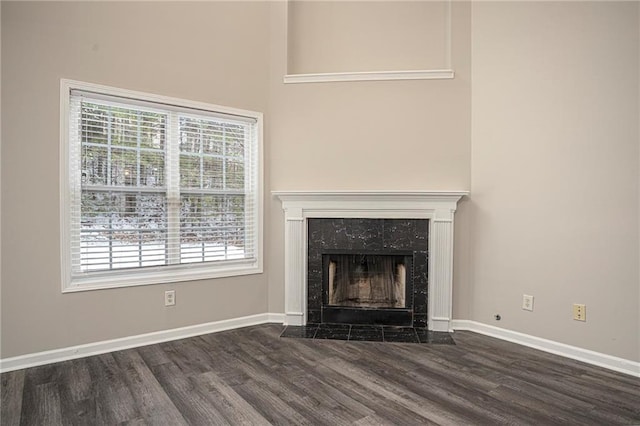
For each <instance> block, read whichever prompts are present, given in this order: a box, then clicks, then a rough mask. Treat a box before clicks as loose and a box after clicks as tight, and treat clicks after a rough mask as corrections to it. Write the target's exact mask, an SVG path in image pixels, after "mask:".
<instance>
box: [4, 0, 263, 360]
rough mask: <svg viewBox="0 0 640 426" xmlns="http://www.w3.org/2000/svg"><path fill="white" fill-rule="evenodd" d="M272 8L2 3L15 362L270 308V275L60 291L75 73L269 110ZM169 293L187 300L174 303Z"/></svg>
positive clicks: (8, 332) (9, 324)
mask: <svg viewBox="0 0 640 426" xmlns="http://www.w3.org/2000/svg"><path fill="white" fill-rule="evenodd" d="M268 13H269V5H268V3H262V2H259V3H244V2H241V3H219V2H215V3H189V4H185V3H162V2H161V3H151V2H142V3H121V2H109V3H94V2H86V3H84V2H77V3H71V2H64V3H51V2H46V3H32V2H20V3H12V2H2V89H3V90H2V114H3V115H2V122H3V127H2V141H3V143H2V150H3V152H2V208H3V210H2V254H3V258H2V262H3V265H2V293H3V297H2V353H1V356H2V357H3V358H6V357H11V356H15V355H20V354H24V353H30V352H38V351H43V350H48V349H54V348H60V347H66V346H70V345H76V344H82V343H89V342H94V341H100V340H105V339H112V338H118V337H123V336H129V335H136V334H141V333H145V332H151V331H156V330H164V329H170V328H175V327H180V326H186V325H191V324H200V323H205V322H209V321H215V320H220V319H227V318H233V317H240V316H244V315H251V314H256V313H263V312H266V310H267V278H266V273H265V274H262V275H253V276H247V277H239V278H233V279H218V280H209V281H192V282H185V283H176V284H175V285H151V286H144V287H136V288H126V289H112V290H100V291H89V292H82V293H74V294H61V291H60V289H61V285H60V278H59V277H60V261H59V259H60V248H59V244H60V238H59V196H58V194H59V184H58V172H59V170H58V160H59V156H58V146H59V136H58V135H59V107H58V105H59V87H60V86H59V85H60V78H71V79H77V80H83V81H89V82H95V83H101V84H106V85H112V86H116V87H122V88H127V89H133V90H139V91H148V92H153V93H158V94H162V95H168V96H175V97H181V98H186V99H192V100H198V101H204V102H210V103H215V104H221V105H228V106H232V107H238V108H245V109H251V110H257V111H263V112H266V109H267V94H268V93H267V78H268V60H269V53H268V47H269V44H268V43H269V32H268V29H269V19H268V16H269V15H268ZM266 189H267V190H268V187H267V188H266ZM267 217H268V216H267ZM169 288H175V289H176V291H177V292H176V297H177V305H176V306H175V307H172V308H165V307H164V303H163V292H164V290H165V289H169ZM230 301H233V302H230Z"/></svg>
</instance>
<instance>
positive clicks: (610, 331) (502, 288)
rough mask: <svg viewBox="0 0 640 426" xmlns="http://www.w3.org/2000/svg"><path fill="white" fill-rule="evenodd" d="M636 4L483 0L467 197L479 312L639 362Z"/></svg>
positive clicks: (474, 314)
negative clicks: (529, 304)
mask: <svg viewBox="0 0 640 426" xmlns="http://www.w3.org/2000/svg"><path fill="white" fill-rule="evenodd" d="M638 5H639V4H638V3H637V2H627V3H617V4H616V3H612V2H589V3H582V2H580V3H578V2H568V3H560V2H548V3H546V2H543V3H537V4H535V3H523V2H518V3H507V2H500V3H487V2H478V3H475V4H474V5H473V13H472V22H473V25H472V28H473V31H472V40H473V42H472V63H473V73H472V75H473V92H472V98H473V99H472V116H473V118H472V123H473V124H472V178H471V181H472V187H471V193H472V197H471V205H470V210H471V216H472V225H471V229H472V238H471V242H472V262H471V263H472V264H471V276H472V277H473V286H472V293H471V298H472V302H471V306H472V308H471V312H470V313H471V315H470V318H471V319H473V320H476V321H480V322H483V323H488V324H493V325H496V326H499V327H504V328H507V329H510V330H515V331H519V332H523V333H526V334H531V335H534V336H539V337H543V338H547V339H551V340H555V341H559V342H563V343H567V344H570V345H575V346H579V347H582V348H586V349H591V350H595V351H598V352H602V353H606V354H610V355H614V356H619V357H623V358H627V359H631V360H636V361H640V354H639V340H638V339H639V336H640V327H639V320H638V315H639V314H638V313H639V311H640V305H639V303H638V301H639V294H638V293H639V290H640V288H639V276H638V216H639V210H638V182H639V181H638V178H639V174H638V172H639V169H638V148H639V134H638V120H639V118H638V117H639V115H640V110H639V105H638V96H639V95H638V93H639V92H638V84H639V76H640V73H639V67H638V44H639V40H638V39H639V38H638V26H639V22H638ZM524 293H526V294H530V295H533V296H535V310H534V312H527V311H524V310H522V309H521V307H520V306H521V303H522V295H523V294H524ZM573 303H584V304H586V305H587V322H585V323H583V322H577V321H574V320H573V319H572V311H571V307H572V304H573ZM496 313H500V314H501V315H502V321H500V322H497V321H494V320H493V315H494V314H496Z"/></svg>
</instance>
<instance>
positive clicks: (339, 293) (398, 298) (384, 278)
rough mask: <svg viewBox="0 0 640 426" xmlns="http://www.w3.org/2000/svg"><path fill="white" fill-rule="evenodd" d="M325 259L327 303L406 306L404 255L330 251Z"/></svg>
mask: <svg viewBox="0 0 640 426" xmlns="http://www.w3.org/2000/svg"><path fill="white" fill-rule="evenodd" d="M327 256H328V259H327V260H328V262H325V265H326V266H325V267H326V268H327V270H326V273H327V277H328V290H329V294H328V296H329V300H328V305H330V306H346V307H361V308H404V307H406V281H407V278H406V276H407V262H406V256H398V255H380V254H331V255H327Z"/></svg>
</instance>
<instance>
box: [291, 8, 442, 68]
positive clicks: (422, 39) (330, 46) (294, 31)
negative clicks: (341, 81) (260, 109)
mask: <svg viewBox="0 0 640 426" xmlns="http://www.w3.org/2000/svg"><path fill="white" fill-rule="evenodd" d="M288 9H289V10H288V18H289V19H288V44H287V45H288V55H287V56H288V58H287V59H288V61H287V62H288V65H289V68H288V72H289V73H290V74H294V73H298V74H304V73H319V72H352V71H399V70H420V69H446V68H448V65H447V57H448V50H449V49H448V43H447V32H448V31H447V29H448V16H449V14H448V9H449V7H448V2H445V1H409V2H407V1H398V0H395V1H373V2H372V1H330V2H327V1H292V2H290V3H289V8H288Z"/></svg>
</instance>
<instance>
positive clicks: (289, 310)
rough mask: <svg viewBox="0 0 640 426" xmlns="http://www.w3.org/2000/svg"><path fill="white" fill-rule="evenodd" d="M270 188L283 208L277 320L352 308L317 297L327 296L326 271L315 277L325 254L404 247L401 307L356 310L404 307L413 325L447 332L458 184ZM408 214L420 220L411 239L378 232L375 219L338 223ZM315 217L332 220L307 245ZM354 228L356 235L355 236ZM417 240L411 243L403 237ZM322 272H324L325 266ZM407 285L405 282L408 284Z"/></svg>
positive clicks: (317, 319)
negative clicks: (450, 187)
mask: <svg viewBox="0 0 640 426" xmlns="http://www.w3.org/2000/svg"><path fill="white" fill-rule="evenodd" d="M273 194H274V195H275V196H277V197H278V198H279V199H280V200H281V202H282V207H283V210H284V244H285V246H284V250H285V251H284V257H285V260H284V323H285V324H287V325H305V324H307V323H321V322H322V315H323V309H324V310H326V309H328V308H335V309H342V310H343V312H346V309H351V308H354V307H353V306H344V303H343V304H341V306H331V305H329V304H328V303H327V304H325V306H324V308H323V300H324V298H325V296H326V298H327V300H328V297H329V295H328V275H327V281H326V282H324V276H323V270H324V267H323V265H324V262H325V259H326V256H327V255H333V254H354V253H353V250H356V251H359V252H360V254H363V253H364V254H379V253H380V252H382V251H393V250H395V251H400V253H398V252H396V253H386V254H388V255H392V256H405V255H406V254H405V253H406V252H410V253H411V254H412V256H410V257H411V258H412V265H411V266H408V265H407V264H405V265H404V267H405V273H406V277H405V278H406V281H405V286H406V287H405V294H406V299H405V306H404V308H400V307H380V306H378V307H366V306H362V307H359V308H358V309H359V310H360V311H366V310H377V311H388V312H390V314H393V315H396V313H397V312H399V311H402V310H404V311H405V315H410V316H411V317H412V318H413V326H414V327H423V326H424V325H423V324H425V323H426V324H427V326H428V329H429V330H432V331H451V311H452V307H451V302H452V285H453V279H452V278H453V219H454V212H455V211H456V206H457V203H458V200H460V198H462V197H463V196H464V195H466V194H467V192H466V191H274V192H273ZM409 219H418V220H422V222H423V223H424V224H425V226H426V227H425V228H424V229H422V230H421V231H420V232H415V229H414V230H413V231H412V232H411V234H413V235H414V237H418V240H414V241H411V240H410V239H407V238H406V237H407V234H406V233H403V232H392V233H388V234H387V235H386V236H383V237H382V239H380V238H379V237H380V232H381V229H380V228H379V227H377V226H373V227H372V226H370V225H371V224H364V223H362V224H361V225H358V224H357V223H356V222H354V223H353V224H354V226H353V227H351V228H349V229H345V228H344V226H343V224H341V223H340V220H342V221H344V220H360V221H365V220H378V221H380V220H401V221H402V220H409ZM315 220H337V221H338V222H334V224H333V225H331V226H332V228H331V229H330V232H327V233H326V234H324V236H322V238H321V244H319V245H318V246H317V247H315V246H309V241H310V240H313V239H314V238H315V239H317V237H318V236H319V235H318V234H317V233H316V235H315V236H314V232H315V231H314V225H313V222H314V221H315ZM356 231H357V232H356ZM356 234H358V235H360V236H359V237H355V235H356ZM420 239H421V240H422V241H419V240H420ZM403 240H404V242H403ZM372 241H377V243H374V242H372ZM384 241H386V243H385V242H384ZM418 241H419V243H418V244H419V248H418V249H416V248H415V247H414V246H412V245H411V244H416V243H417V242H418ZM333 243H336V244H333ZM369 243H371V244H369ZM380 243H382V245H380ZM403 243H406V244H409V245H408V246H407V245H402V244H403ZM384 244H386V247H385V246H384ZM314 247H315V248H314ZM416 252H418V253H416ZM427 273H428V274H427ZM326 274H329V272H328V266H327V272H326ZM334 279H335V278H334ZM323 286H325V287H324V290H323ZM409 286H412V287H411V288H410V289H409ZM407 311H408V314H407V313H406V312H407ZM378 313H380V312H378Z"/></svg>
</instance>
